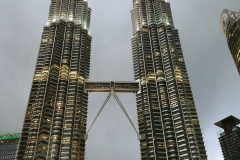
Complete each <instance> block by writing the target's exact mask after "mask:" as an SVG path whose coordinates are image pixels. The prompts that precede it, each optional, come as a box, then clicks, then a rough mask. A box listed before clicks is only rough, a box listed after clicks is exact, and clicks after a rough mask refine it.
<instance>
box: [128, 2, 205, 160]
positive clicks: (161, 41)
mask: <svg viewBox="0 0 240 160" xmlns="http://www.w3.org/2000/svg"><path fill="white" fill-rule="evenodd" d="M133 7H134V8H133V10H132V11H131V14H132V26H133V37H132V52H133V63H134V76H135V80H138V81H140V87H141V88H140V90H141V91H140V93H138V94H137V95H136V100H137V113H138V124H139V134H140V137H141V140H140V146H141V159H142V160H167V159H168V160H170V159H189V160H206V159H207V156H206V151H205V147H204V143H203V137H202V133H201V129H200V125H199V121H198V116H197V112H196V108H195V104H194V100H193V96H192V91H191V87H190V84H189V80H188V74H187V70H186V66H185V62H184V58H183V53H182V48H181V45H180V40H179V35H178V30H177V29H176V28H174V24H173V19H172V14H171V9H170V4H169V3H168V2H165V0H133Z"/></svg>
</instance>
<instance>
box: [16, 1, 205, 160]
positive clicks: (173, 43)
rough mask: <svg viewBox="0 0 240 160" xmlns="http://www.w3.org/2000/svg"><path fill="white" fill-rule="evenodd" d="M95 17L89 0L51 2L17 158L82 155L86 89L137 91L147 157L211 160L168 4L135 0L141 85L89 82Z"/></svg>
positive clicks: (77, 159) (76, 159) (52, 159)
mask: <svg viewBox="0 0 240 160" xmlns="http://www.w3.org/2000/svg"><path fill="white" fill-rule="evenodd" d="M90 14H91V9H90V8H89V7H88V0H51V5H50V12H49V17H48V21H47V25H46V26H44V29H43V34H42V39H41V44H40V49H39V53H38V59H37V64H36V68H35V72H34V77H33V82H32V88H31V92H30V96H29V101H28V105H27V110H26V115H25V118H24V123H23V128H22V134H21V138H20V144H19V152H18V156H17V159H20V160H22V159H27V160H58V159H61V160H63V159H66V160H84V159H85V158H84V157H85V142H86V137H87V131H86V123H87V109H88V93H89V91H108V90H109V92H111V94H113V95H114V96H116V95H115V93H113V92H129V91H132V92H134V93H136V103H137V113H138V128H139V131H138V135H139V136H138V137H139V141H140V148H141V159H142V160H206V159H207V156H206V151H205V147H204V142H203V138H202V134H201V129H200V125H199V121H198V117H197V113H196V108H195V105H194V100H193V96H192V92H191V87H190V84H189V80H188V75H187V71H186V67H185V62H184V58H183V53H182V49H181V45H180V40H179V36H178V30H177V29H175V28H174V24H173V20H172V15H171V9H170V4H169V3H168V2H165V0H133V10H132V11H131V15H132V26H133V37H132V52H133V63H134V79H135V81H136V82H109V83H100V82H99V83H97V82H89V80H88V79H89V69H90V53H91V39H92V37H91V36H90V34H89V33H90V32H89V30H90ZM115 98H116V100H117V99H118V98H117V97H115ZM119 104H120V105H121V103H119ZM123 110H124V109H123ZM136 147H137V146H136Z"/></svg>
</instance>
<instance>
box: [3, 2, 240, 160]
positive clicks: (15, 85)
mask: <svg viewBox="0 0 240 160" xmlns="http://www.w3.org/2000/svg"><path fill="white" fill-rule="evenodd" d="M168 1H170V2H171V6H172V12H173V19H174V23H175V27H176V28H177V29H179V33H180V39H181V44H182V48H183V53H184V56H185V61H186V65H187V70H188V73H189V77H190V83H191V86H192V90H193V95H194V99H195V103H196V106H197V111H198V115H199V119H200V124H201V128H202V132H203V136H204V141H205V146H206V149H207V154H208V157H209V160H223V158H222V153H221V149H220V145H219V142H218V132H219V130H220V129H218V128H217V127H216V126H214V123H215V122H217V121H219V120H221V119H222V118H225V117H227V116H229V115H234V116H236V117H239V118H240V109H239V106H240V98H239V93H240V78H239V75H238V73H237V70H236V67H235V65H234V62H233V60H232V57H231V55H230V52H229V49H228V46H227V43H226V37H225V36H224V35H223V34H222V32H221V29H220V16H221V13H222V10H223V9H225V8H226V9H230V10H234V11H238V10H239V9H240V1H239V0H168ZM49 4H50V0H21V1H17V0H0V75H1V78H0V135H1V134H5V133H16V132H20V131H21V127H22V123H23V117H24V114H25V111H26V106H27V101H28V96H29V92H30V87H31V82H32V77H33V72H34V67H35V63H36V59H37V53H38V49H39V44H40V38H41V33H42V29H43V25H44V24H45V23H46V20H47V15H48V8H49ZM90 7H91V8H92V19H91V35H92V37H93V41H92V56H91V74H90V80H104V81H111V80H133V65H132V52H131V37H132V30H131V29H132V27H131V16H130V10H131V9H132V1H131V0H90ZM106 96H107V95H106V94H96V93H94V94H91V95H90V102H89V114H88V126H89V125H90V124H91V122H92V121H93V119H94V117H95V115H96V113H97V112H98V110H99V108H100V106H101V105H102V103H103V101H104V100H105V98H106ZM119 97H120V99H121V100H122V103H123V105H124V106H125V107H126V109H127V111H128V113H129V115H130V117H131V118H132V120H133V121H134V123H135V125H136V126H137V114H136V105H135V96H134V95H133V94H119ZM86 149H87V151H86V159H87V160H95V159H98V160H106V159H107V160H123V159H124V160H135V159H136V160H137V159H140V147H139V141H138V140H137V135H136V133H135V132H134V130H133V128H132V127H131V125H130V123H129V122H128V121H127V118H126V117H125V115H124V114H123V112H122V111H121V109H120V107H119V106H118V104H117V102H115V100H114V99H113V98H111V99H110V101H109V103H108V104H107V105H106V107H105V109H104V110H103V112H102V114H101V115H100V117H99V119H98V120H97V122H96V123H95V125H94V126H93V128H92V130H91V132H90V134H89V139H88V140H87V146H86Z"/></svg>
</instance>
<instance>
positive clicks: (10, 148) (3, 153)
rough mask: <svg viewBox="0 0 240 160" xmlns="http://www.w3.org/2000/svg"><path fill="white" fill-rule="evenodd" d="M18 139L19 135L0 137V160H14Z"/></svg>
mask: <svg viewBox="0 0 240 160" xmlns="http://www.w3.org/2000/svg"><path fill="white" fill-rule="evenodd" d="M19 138H20V134H19V133H14V134H5V135H0V160H14V159H16V155H17V148H18V142H19Z"/></svg>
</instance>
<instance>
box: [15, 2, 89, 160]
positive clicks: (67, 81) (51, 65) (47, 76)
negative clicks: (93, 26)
mask: <svg viewBox="0 0 240 160" xmlns="http://www.w3.org/2000/svg"><path fill="white" fill-rule="evenodd" d="M90 13H91V9H90V8H89V7H88V1H87V0H52V1H51V5H50V11H49V17H48V21H47V25H46V26H44V29H43V34H42V39H41V44H40V49H39V53H38V59H37V64H36V68H35V72H34V77H33V82H32V87H31V92H30V96H29V101H28V105H27V110H26V115H25V119H24V123H23V129H22V134H21V139H20V144H19V152H18V156H17V158H18V159H21V160H22V159H29V160H30V159H35V160H37V159H42V160H43V159H55V160H58V159H67V160H69V159H71V160H72V159H76V160H77V159H78V160H83V159H84V152H85V138H84V135H85V133H86V114H87V103H88V94H87V93H86V92H85V90H84V81H85V79H88V78H89V66H90V50H91V36H90V35H89V28H90Z"/></svg>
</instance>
